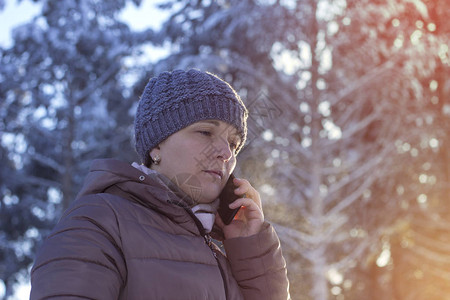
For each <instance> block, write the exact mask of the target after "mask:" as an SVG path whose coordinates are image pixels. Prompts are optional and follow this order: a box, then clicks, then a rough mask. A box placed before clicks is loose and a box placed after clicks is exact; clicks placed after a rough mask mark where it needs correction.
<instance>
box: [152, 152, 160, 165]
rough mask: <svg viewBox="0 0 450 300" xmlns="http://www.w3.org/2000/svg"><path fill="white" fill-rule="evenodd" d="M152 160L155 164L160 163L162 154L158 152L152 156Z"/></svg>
mask: <svg viewBox="0 0 450 300" xmlns="http://www.w3.org/2000/svg"><path fill="white" fill-rule="evenodd" d="M152 160H153V163H154V164H155V165H159V163H160V162H161V156H159V155H158V154H156V155H155V157H152Z"/></svg>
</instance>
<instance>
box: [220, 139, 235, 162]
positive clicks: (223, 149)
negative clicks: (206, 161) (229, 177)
mask: <svg viewBox="0 0 450 300" xmlns="http://www.w3.org/2000/svg"><path fill="white" fill-rule="evenodd" d="M217 151H218V152H217V158H219V159H221V160H223V161H229V160H230V159H231V158H232V157H233V150H232V149H231V147H230V143H228V141H226V140H223V139H220V141H219V142H218V143H217Z"/></svg>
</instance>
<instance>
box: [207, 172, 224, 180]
mask: <svg viewBox="0 0 450 300" xmlns="http://www.w3.org/2000/svg"><path fill="white" fill-rule="evenodd" d="M204 172H206V173H208V174H211V175H213V176H216V177H219V178H220V179H222V178H223V172H222V171H220V170H204Z"/></svg>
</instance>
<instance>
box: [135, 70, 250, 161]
mask: <svg viewBox="0 0 450 300" xmlns="http://www.w3.org/2000/svg"><path fill="white" fill-rule="evenodd" d="M247 117H248V111H247V109H246V107H245V105H244V103H243V102H242V100H241V99H240V97H239V95H238V94H237V93H236V91H235V90H234V89H233V88H232V87H231V86H230V85H229V84H228V83H227V82H225V81H223V80H222V79H220V78H219V77H217V76H216V75H214V74H211V73H208V72H203V71H199V70H196V69H191V70H188V71H182V70H174V71H172V72H163V73H161V74H160V75H159V76H157V77H153V78H151V79H150V81H149V82H148V83H147V85H146V87H145V89H144V92H143V93H142V96H141V98H140V100H139V104H138V108H137V111H136V117H135V121H134V130H135V142H136V144H135V147H136V152H137V153H138V155H139V157H140V159H141V162H143V163H145V164H147V163H148V161H149V151H150V150H152V149H153V148H155V147H156V146H157V145H158V144H159V143H161V142H162V141H164V140H165V139H166V138H168V137H169V136H170V135H172V134H173V133H175V132H177V131H179V130H181V129H183V128H185V127H187V126H189V125H191V124H193V123H195V122H198V121H202V120H208V119H215V120H221V121H224V122H226V123H228V124H231V125H233V126H234V127H236V129H237V131H238V133H239V135H240V137H241V141H242V142H241V144H240V145H239V149H237V152H239V150H241V148H242V146H243V145H244V143H245V139H246V136H247Z"/></svg>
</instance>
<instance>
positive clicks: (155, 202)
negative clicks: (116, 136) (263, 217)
mask: <svg viewBox="0 0 450 300" xmlns="http://www.w3.org/2000/svg"><path fill="white" fill-rule="evenodd" d="M179 202H180V196H179V194H177V193H175V192H173V191H171V190H170V189H168V188H167V185H164V184H162V183H161V180H156V179H155V178H152V176H151V175H146V174H144V173H142V172H141V171H139V170H137V169H136V168H134V167H132V166H131V165H129V164H127V163H124V162H120V161H117V160H97V161H95V162H94V164H93V165H92V167H91V170H90V172H89V174H88V176H87V177H86V182H85V186H84V187H83V189H82V191H81V192H80V194H79V195H78V197H77V199H76V201H74V202H73V203H72V205H71V206H70V207H69V208H68V209H67V211H66V212H65V213H64V215H63V216H62V218H61V220H60V221H59V223H58V224H57V226H56V227H55V229H54V230H53V231H52V233H51V234H50V235H49V236H48V237H47V239H46V240H45V242H44V244H43V246H42V247H41V249H40V250H39V252H38V254H37V258H36V261H35V264H34V266H33V268H32V271H31V285H32V289H31V296H30V299H32V300H34V299H105V300H111V299H258V300H261V299H288V298H289V292H288V280H287V276H286V264H285V261H284V258H283V256H282V253H281V249H280V243H279V240H278V237H277V235H276V233H275V231H274V230H273V228H272V226H271V225H269V224H268V223H265V224H264V229H263V230H262V231H261V232H260V233H258V234H256V235H253V236H250V237H245V238H244V237H242V238H233V239H228V240H225V241H224V242H223V244H224V248H225V251H226V253H227V256H225V255H224V254H223V253H222V252H221V251H220V249H219V248H218V247H217V246H215V245H214V244H213V243H209V242H208V235H206V234H205V232H204V229H203V227H202V226H201V223H199V221H198V220H197V219H196V218H195V216H194V215H193V214H192V213H191V212H190V210H189V209H185V208H183V207H181V206H179V205H175V204H174V203H179Z"/></svg>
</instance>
